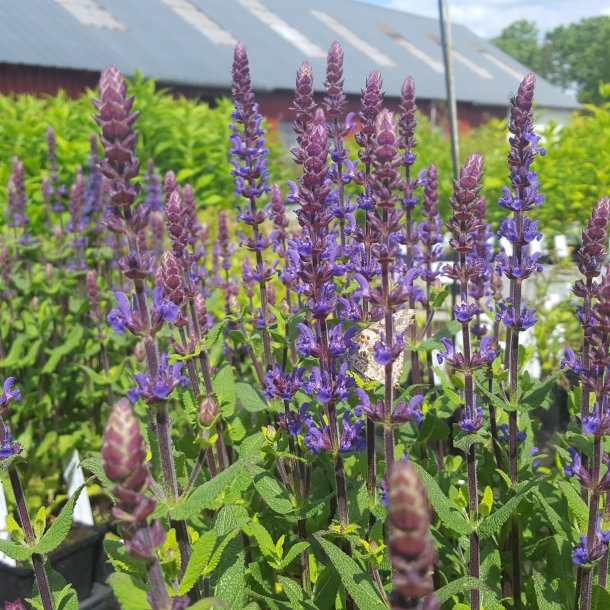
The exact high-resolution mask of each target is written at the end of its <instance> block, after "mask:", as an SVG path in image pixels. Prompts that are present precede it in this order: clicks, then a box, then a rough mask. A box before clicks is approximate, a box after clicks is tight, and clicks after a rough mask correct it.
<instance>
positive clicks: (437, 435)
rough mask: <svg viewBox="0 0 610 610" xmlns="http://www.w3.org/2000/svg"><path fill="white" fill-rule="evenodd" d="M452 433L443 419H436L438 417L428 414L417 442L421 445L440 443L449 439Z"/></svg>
mask: <svg viewBox="0 0 610 610" xmlns="http://www.w3.org/2000/svg"><path fill="white" fill-rule="evenodd" d="M450 432H451V430H450V429H449V426H448V425H447V424H446V423H445V422H444V421H443V420H442V419H440V418H438V417H436V415H433V414H432V413H428V414H427V415H426V419H424V423H423V424H422V426H421V428H420V430H419V437H418V439H417V440H418V441H419V442H420V443H428V442H431V441H440V440H444V439H446V438H449V434H450Z"/></svg>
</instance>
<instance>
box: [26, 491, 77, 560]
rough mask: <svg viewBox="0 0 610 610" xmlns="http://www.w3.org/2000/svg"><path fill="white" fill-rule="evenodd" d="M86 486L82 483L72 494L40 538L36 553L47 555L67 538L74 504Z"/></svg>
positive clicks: (35, 549) (35, 548)
mask: <svg viewBox="0 0 610 610" xmlns="http://www.w3.org/2000/svg"><path fill="white" fill-rule="evenodd" d="M84 488H85V486H84V485H81V486H80V487H79V488H78V489H77V490H76V491H75V492H74V493H73V494H72V496H70V499H69V500H68V501H67V502H66V503H65V504H64V507H63V508H62V509H61V512H60V513H59V516H58V517H57V519H55V521H54V522H53V524H52V525H51V527H50V528H49V529H48V530H47V532H46V534H45V535H44V536H43V537H42V538H41V539H40V542H38V544H37V545H35V546H34V552H35V553H38V554H39V555H47V554H48V553H50V552H51V551H52V550H53V549H55V548H57V547H58V546H59V545H60V544H61V543H62V542H63V541H64V540H65V538H66V536H67V535H68V533H69V532H70V528H71V527H72V514H73V513H74V505H75V504H76V501H77V500H78V496H79V495H80V494H81V492H82V491H83V489H84Z"/></svg>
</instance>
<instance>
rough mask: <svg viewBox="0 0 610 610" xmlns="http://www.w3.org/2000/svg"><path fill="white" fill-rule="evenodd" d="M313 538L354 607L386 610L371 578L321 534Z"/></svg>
mask: <svg viewBox="0 0 610 610" xmlns="http://www.w3.org/2000/svg"><path fill="white" fill-rule="evenodd" d="M314 537H315V538H316V540H317V541H318V542H319V543H320V546H321V547H322V550H323V551H324V552H325V553H326V555H327V556H328V558H329V559H330V561H331V563H332V564H333V566H334V567H335V569H336V570H337V572H338V573H339V576H340V577H341V582H342V583H343V585H344V586H345V588H346V589H347V591H348V593H349V594H350V596H351V598H352V599H353V600H354V602H355V604H356V607H357V608H366V609H367V610H387V606H386V605H385V604H384V603H383V601H382V600H381V597H379V595H378V594H377V591H376V590H375V585H374V584H373V581H372V580H371V577H370V576H369V575H368V574H367V573H366V572H365V571H364V570H363V569H362V568H361V567H360V566H359V565H358V564H357V563H356V562H355V561H354V560H353V559H352V558H351V557H349V555H346V554H345V553H344V552H343V551H342V550H341V549H340V548H339V547H337V546H335V545H334V544H333V543H332V542H329V541H328V540H326V539H325V538H324V537H323V536H322V533H321V532H316V533H315V534H314Z"/></svg>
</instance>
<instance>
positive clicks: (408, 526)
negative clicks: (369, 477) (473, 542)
mask: <svg viewBox="0 0 610 610" xmlns="http://www.w3.org/2000/svg"><path fill="white" fill-rule="evenodd" d="M387 486H388V523H389V530H390V531H389V547H390V559H391V561H392V570H393V574H392V584H393V587H394V589H393V591H392V597H391V607H392V610H409V609H419V610H433V609H440V603H439V602H438V600H437V599H436V596H435V595H434V587H433V584H432V572H433V571H434V567H435V565H436V563H437V556H436V550H435V548H434V544H433V542H432V537H431V535H430V520H431V511H430V506H429V504H428V498H427V497H426V492H425V490H424V486H423V485H422V483H421V481H420V479H419V476H418V475H417V472H416V471H415V469H414V468H413V466H411V464H409V462H408V461H407V460H401V461H399V462H396V463H395V464H394V466H393V467H392V471H391V472H390V476H389V478H388V483H387Z"/></svg>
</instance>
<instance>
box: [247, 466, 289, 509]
mask: <svg viewBox="0 0 610 610" xmlns="http://www.w3.org/2000/svg"><path fill="white" fill-rule="evenodd" d="M248 472H249V473H250V475H251V476H252V480H253V482H254V487H255V489H256V491H258V493H259V494H260V496H261V498H262V499H263V500H264V502H265V504H267V506H268V507H269V508H270V509H271V510H273V511H274V512H276V513H278V514H280V515H287V514H288V513H291V512H293V511H294V508H295V507H294V504H293V503H292V502H291V500H290V497H289V496H288V492H287V491H286V488H285V487H283V486H282V485H280V483H279V481H278V480H277V479H275V478H274V477H272V476H271V475H269V474H268V473H267V471H266V470H263V469H262V468H260V467H259V466H250V467H249V468H248Z"/></svg>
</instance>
